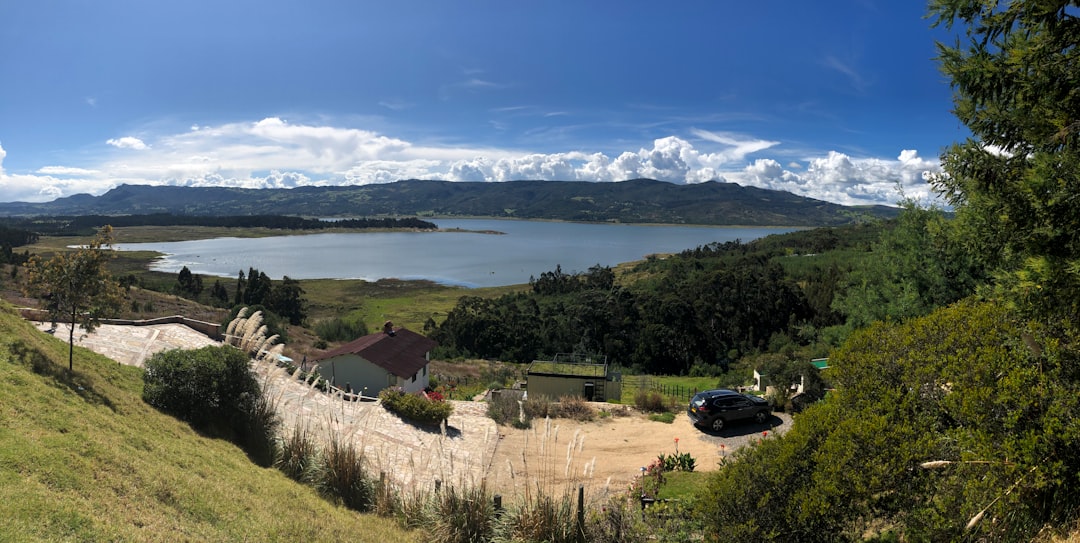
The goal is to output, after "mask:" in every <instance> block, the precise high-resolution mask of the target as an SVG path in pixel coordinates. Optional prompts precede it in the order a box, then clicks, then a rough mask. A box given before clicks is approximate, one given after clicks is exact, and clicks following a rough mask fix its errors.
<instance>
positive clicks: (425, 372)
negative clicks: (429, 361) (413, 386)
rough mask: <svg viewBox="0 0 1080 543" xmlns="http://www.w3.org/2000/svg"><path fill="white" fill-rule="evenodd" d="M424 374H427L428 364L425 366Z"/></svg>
mask: <svg viewBox="0 0 1080 543" xmlns="http://www.w3.org/2000/svg"><path fill="white" fill-rule="evenodd" d="M424 375H427V366H424Z"/></svg>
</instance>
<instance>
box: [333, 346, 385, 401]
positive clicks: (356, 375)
mask: <svg viewBox="0 0 1080 543" xmlns="http://www.w3.org/2000/svg"><path fill="white" fill-rule="evenodd" d="M319 374H321V375H322V376H323V378H324V379H328V380H331V381H332V382H333V383H334V386H336V387H339V388H342V389H344V388H345V385H346V384H348V385H350V386H352V389H353V391H354V392H359V393H360V394H363V395H365V396H377V395H378V394H379V391H380V390H382V389H384V388H386V387H388V386H391V385H393V384H394V382H392V381H390V380H388V379H387V376H388V375H389V372H387V371H386V370H384V369H382V368H380V367H379V366H376V365H375V364H372V363H371V362H368V361H367V360H364V359H363V358H360V357H359V356H357V355H343V356H338V357H334V358H331V359H329V360H323V361H322V362H320V363H319ZM395 380H396V378H395ZM365 387H366V388H367V390H364V388H365Z"/></svg>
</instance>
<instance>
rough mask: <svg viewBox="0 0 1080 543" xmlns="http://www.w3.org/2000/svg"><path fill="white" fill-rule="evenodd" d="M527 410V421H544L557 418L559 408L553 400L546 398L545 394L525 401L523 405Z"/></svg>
mask: <svg viewBox="0 0 1080 543" xmlns="http://www.w3.org/2000/svg"><path fill="white" fill-rule="evenodd" d="M522 407H523V408H524V409H525V418H526V419H529V420H531V419H542V418H545V417H552V418H554V417H555V416H556V414H555V413H556V410H557V407H556V406H555V405H554V402H552V400H551V398H549V397H547V396H544V395H543V394H537V395H534V396H530V397H528V398H526V399H525V402H524V403H523V404H522Z"/></svg>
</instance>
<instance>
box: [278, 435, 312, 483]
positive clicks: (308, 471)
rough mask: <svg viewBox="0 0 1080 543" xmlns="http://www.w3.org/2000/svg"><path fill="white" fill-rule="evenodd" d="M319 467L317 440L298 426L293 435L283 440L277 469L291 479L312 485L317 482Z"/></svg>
mask: <svg viewBox="0 0 1080 543" xmlns="http://www.w3.org/2000/svg"><path fill="white" fill-rule="evenodd" d="M318 465H319V449H318V446H317V444H316V443H315V440H314V439H313V438H312V437H311V435H310V434H309V433H308V432H307V430H304V429H301V428H300V426H296V427H295V428H293V433H292V435H291V436H289V437H288V438H286V439H284V440H282V443H281V453H280V455H279V456H278V459H277V468H278V469H279V470H281V472H282V473H284V474H285V475H286V476H287V477H289V478H290V479H293V480H295V481H299V482H301V483H312V482H315V480H316V477H315V475H316V471H317V468H318Z"/></svg>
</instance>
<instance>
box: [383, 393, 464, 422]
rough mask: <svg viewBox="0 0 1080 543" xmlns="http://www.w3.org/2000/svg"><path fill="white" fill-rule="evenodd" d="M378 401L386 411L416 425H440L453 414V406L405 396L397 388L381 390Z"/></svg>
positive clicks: (421, 397)
mask: <svg viewBox="0 0 1080 543" xmlns="http://www.w3.org/2000/svg"><path fill="white" fill-rule="evenodd" d="M379 400H381V401H382V406H383V407H385V408H386V410H387V411H390V412H392V413H395V414H397V415H398V416H400V417H401V418H403V419H406V420H410V421H412V422H416V423H418V424H441V423H442V422H443V421H445V420H446V419H448V418H450V414H451V413H453V412H454V406H453V405H451V404H449V403H447V402H442V401H433V400H429V399H427V398H425V397H423V396H419V395H416V394H406V393H405V392H404V391H402V390H401V389H399V388H388V389H385V390H383V391H382V392H380V393H379Z"/></svg>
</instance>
